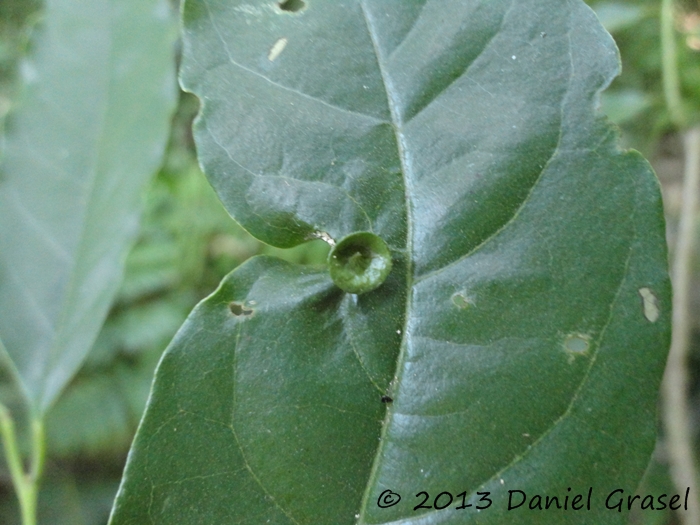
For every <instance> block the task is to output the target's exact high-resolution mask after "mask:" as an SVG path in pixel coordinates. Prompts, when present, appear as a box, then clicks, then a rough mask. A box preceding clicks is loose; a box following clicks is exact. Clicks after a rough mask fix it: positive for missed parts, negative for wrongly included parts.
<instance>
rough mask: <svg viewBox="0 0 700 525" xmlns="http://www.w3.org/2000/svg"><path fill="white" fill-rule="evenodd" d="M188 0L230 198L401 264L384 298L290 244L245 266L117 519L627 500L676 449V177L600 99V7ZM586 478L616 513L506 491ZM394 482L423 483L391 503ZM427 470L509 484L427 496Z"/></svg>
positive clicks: (553, 519) (481, 483)
mask: <svg viewBox="0 0 700 525" xmlns="http://www.w3.org/2000/svg"><path fill="white" fill-rule="evenodd" d="M298 8H301V9H298ZM184 18H185V22H184V24H185V39H184V42H185V57H184V61H183V69H182V82H183V85H184V86H185V87H186V89H188V90H190V91H192V92H193V93H195V94H196V95H197V96H198V97H200V99H201V100H202V101H203V107H202V112H201V115H200V117H199V120H198V122H197V125H196V129H195V133H196V139H197V143H198V153H199V157H200V161H201V163H202V165H203V167H204V169H205V172H206V173H207V175H208V177H209V178H210V180H211V182H212V184H213V186H214V187H215V189H216V191H217V192H218V194H219V196H220V198H221V199H222V201H223V203H224V205H225V206H226V207H227V209H228V210H229V212H230V213H231V214H232V215H233V216H234V217H235V218H236V219H237V220H238V221H239V222H241V224H242V225H243V226H244V227H245V228H246V229H247V230H249V231H250V232H252V233H253V234H254V235H256V236H258V237H259V238H260V239H261V240H263V241H265V242H267V243H270V244H276V245H279V246H291V245H295V244H298V243H300V242H302V241H304V240H305V239H307V238H309V237H311V236H313V235H319V233H320V232H326V233H328V234H330V236H331V237H333V238H334V239H336V240H339V239H341V238H343V237H345V236H346V235H348V234H350V233H352V232H355V231H358V230H368V231H371V232H373V233H374V234H376V235H378V236H379V237H381V238H382V239H383V240H384V241H385V242H386V244H387V245H388V246H389V248H390V250H391V253H392V258H393V270H392V271H391V273H390V275H389V277H388V278H387V280H386V282H384V284H382V285H381V286H380V287H379V288H377V289H376V290H374V291H371V292H369V293H366V294H363V295H353V294H346V293H343V292H342V291H340V290H339V289H338V288H337V287H336V286H335V285H334V284H333V282H332V281H331V279H330V277H329V276H328V274H327V272H326V271H322V270H313V269H309V268H304V267H300V266H297V265H293V264H289V263H284V262H282V261H279V260H275V259H272V258H267V257H263V258H257V259H253V260H252V261H250V262H248V263H246V264H245V265H243V266H242V267H240V268H239V269H237V270H236V271H234V272H233V273H232V274H231V275H229V277H227V278H226V279H225V280H224V282H223V283H222V284H221V286H220V288H219V289H218V290H217V291H216V292H215V293H214V294H213V295H212V296H211V297H209V298H208V299H206V300H205V301H203V302H202V303H201V304H200V305H199V306H198V307H197V308H196V309H195V310H194V312H193V313H192V314H191V315H190V317H189V318H188V320H187V321H186V322H185V324H184V325H183V327H182V328H181V329H180V331H179V333H178V335H177V336H176V337H175V339H174V340H173V342H172V343H171V345H170V347H169V349H168V350H167V351H166V353H165V354H164V356H163V359H162V361H161V363H160V365H159V368H158V371H157V375H156V381H155V383H154V387H153V390H152V393H151V398H150V401H149V405H148V408H147V411H146V414H145V416H144V419H143V421H142V423H141V426H140V429H139V431H138V434H137V437H136V439H135V442H134V444H133V447H132V450H131V453H130V456H129V462H128V465H127V469H126V472H125V476H124V479H123V481H122V485H121V489H120V493H119V495H118V497H117V500H116V503H115V507H114V509H113V514H112V518H111V523H112V524H113V525H126V524H141V523H154V524H156V523H157V524H161V523H162V524H169V523H175V522H177V523H179V524H181V525H188V524H195V523H238V522H241V523H275V524H296V525H298V524H318V523H324V524H326V523H328V524H330V523H332V524H334V525H335V524H346V523H347V524H349V523H372V524H378V523H393V524H398V523H402V524H408V523H413V524H416V525H417V524H421V525H427V524H431V525H433V524H464V523H481V524H491V523H493V524H503V523H513V524H517V523H532V521H533V519H546V522H547V523H548V524H558V523H600V524H612V523H616V524H619V523H623V522H624V520H625V519H626V513H624V512H623V513H617V512H611V511H609V510H607V509H605V506H604V498H605V494H606V493H607V492H609V491H610V490H612V489H615V488H620V487H623V488H624V489H625V490H626V491H627V493H631V492H633V491H634V489H635V488H636V486H637V484H638V482H639V479H640V478H641V476H642V474H643V472H644V468H645V467H646V465H647V463H648V460H649V456H650V454H651V450H652V448H653V444H654V439H655V404H656V396H657V389H658V385H659V381H660V378H661V373H662V370H663V366H664V361H665V352H666V348H667V346H668V342H669V319H670V290H669V282H668V276H667V272H666V249H665V243H664V225H663V215H662V209H661V200H660V194H659V188H658V183H657V181H656V180H655V178H654V175H653V173H652V171H651V169H650V168H649V166H648V164H647V163H646V162H645V161H644V160H643V159H642V158H641V156H640V155H638V154H637V153H634V152H631V153H630V152H623V151H621V150H620V149H618V148H617V145H616V135H615V133H614V131H613V130H612V129H611V128H610V126H609V125H608V124H607V123H606V119H605V118H603V117H602V116H597V115H595V108H596V107H597V105H598V98H599V93H600V91H601V90H602V89H604V88H605V87H606V86H607V85H608V84H609V83H610V81H611V80H612V78H613V77H614V76H615V75H616V74H617V72H618V67H619V63H618V56H617V52H616V49H615V46H614V43H613V41H612V39H611V38H610V36H609V35H608V34H607V33H606V32H605V31H604V30H603V28H602V27H601V26H600V25H599V23H598V21H597V20H596V18H595V15H594V14H593V12H592V11H591V10H590V9H589V8H587V7H586V6H585V5H584V4H583V3H582V2H579V1H574V0H566V1H562V0H521V1H509V0H493V1H489V2H478V1H463V0H450V1H444V0H443V1H432V2H430V1H421V2H405V1H399V0H354V1H345V2H338V1H331V0H309V1H307V2H302V1H300V0H296V1H291V0H286V1H285V2H283V3H282V4H281V5H278V4H276V3H275V2H273V1H271V0H265V1H262V0H261V1H258V2H255V3H254V4H251V3H249V2H243V1H214V0H188V1H187V3H186V5H185V9H184ZM385 395H388V396H389V397H391V398H393V403H383V402H382V401H387V399H386V397H385V398H384V399H382V396H385ZM568 487H571V488H572V493H573V494H576V493H584V494H585V493H586V492H587V490H588V488H589V487H594V490H595V494H594V500H593V505H592V508H591V511H586V513H585V514H572V513H570V512H568V513H567V512H565V511H563V510H562V511H560V512H558V511H551V510H550V511H549V513H548V514H547V515H546V518H544V517H541V518H533V515H534V511H530V510H529V509H527V510H525V511H522V512H515V511H513V512H507V510H506V509H507V498H508V490H511V489H518V490H523V491H525V492H526V493H527V494H528V495H530V496H532V495H534V494H547V495H558V496H559V497H561V498H562V501H563V498H564V497H565V496H566V495H567V494H568V492H567V488H568ZM385 490H392V491H395V492H397V493H399V494H401V495H402V496H403V499H402V501H401V502H400V503H399V504H398V505H396V506H393V507H390V508H379V507H378V505H377V502H378V499H379V498H380V495H381V494H382V493H383V491H385ZM419 491H427V492H428V493H429V494H430V495H431V497H430V499H429V501H428V502H427V504H428V505H432V504H433V502H434V498H435V497H436V496H437V495H438V494H440V493H441V492H443V491H450V492H451V493H452V495H453V496H455V497H457V495H458V494H460V493H461V492H465V496H464V497H465V499H466V502H467V503H471V504H472V505H477V504H479V503H478V501H479V498H480V496H479V494H478V493H479V492H483V491H488V492H490V494H491V499H492V501H493V502H494V503H493V505H492V507H491V508H488V509H486V510H483V511H481V512H477V511H476V510H475V508H474V507H473V506H472V507H471V508H467V509H463V510H457V509H456V508H455V507H456V506H457V505H459V503H460V502H461V501H462V500H461V498H459V499H457V500H456V501H455V502H454V503H453V504H452V505H451V506H449V508H446V509H444V510H435V509H428V510H420V509H419V510H417V511H414V510H413V507H414V506H415V505H417V504H418V503H420V501H421V500H420V498H414V495H415V494H416V493H418V492H419ZM446 499H447V497H446V496H444V497H443V499H442V500H441V503H442V504H444V503H445V501H446ZM540 516H543V515H540Z"/></svg>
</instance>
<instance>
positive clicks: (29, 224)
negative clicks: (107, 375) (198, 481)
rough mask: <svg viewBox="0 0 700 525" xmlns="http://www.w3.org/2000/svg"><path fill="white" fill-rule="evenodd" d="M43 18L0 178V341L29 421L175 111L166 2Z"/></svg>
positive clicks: (115, 268) (65, 10) (79, 329)
mask: <svg viewBox="0 0 700 525" xmlns="http://www.w3.org/2000/svg"><path fill="white" fill-rule="evenodd" d="M44 16H45V22H44V23H43V24H42V26H41V28H40V29H38V30H37V37H36V41H35V42H34V51H33V52H32V54H31V55H30V56H29V57H27V58H26V60H25V61H24V62H23V64H22V68H21V69H22V71H23V76H24V78H23V80H24V83H25V90H24V93H23V95H22V97H21V99H20V101H19V103H18V107H17V108H16V109H15V110H14V112H13V114H12V115H11V117H10V120H9V122H8V131H7V136H6V142H5V145H4V149H3V158H2V165H1V166H0V170H1V171H0V202H1V204H0V223H1V224H2V225H3V226H2V232H1V233H0V279H1V281H0V310H1V311H2V312H3V315H2V318H0V333H2V335H3V340H4V341H5V346H6V347H7V351H8V352H9V354H10V355H11V357H12V359H13V361H14V362H15V365H16V367H17V369H18V371H19V374H20V376H21V378H22V383H23V389H24V391H25V393H26V396H27V397H28V399H29V401H30V404H31V405H32V406H33V407H34V408H35V409H37V410H39V411H44V410H46V409H47V408H48V407H49V406H50V405H51V404H52V402H53V401H54V400H55V398H56V396H57V395H58V394H59V393H60V391H61V390H62V388H63V387H64V386H65V384H66V383H67V382H68V381H69V380H70V378H71V377H72V376H73V374H74V373H75V371H76V370H77V368H78V367H79V366H80V363H81V362H82V360H83V358H84V357H85V355H86V353H87V352H88V350H89V349H90V347H91V345H92V342H93V340H94V338H95V336H96V335H97V331H98V330H99V328H100V326H101V324H102V322H103V321H104V318H105V316H106V314H107V310H108V308H109V305H110V303H111V300H112V298H113V296H114V293H115V291H116V287H117V286H118V284H119V281H120V279H121V274H122V271H123V263H124V261H123V259H124V258H125V255H126V250H127V249H128V247H129V246H130V243H131V241H132V240H133V237H134V235H135V232H136V228H137V227H138V215H139V208H140V191H141V189H142V188H143V187H144V184H145V183H146V181H147V180H148V176H149V175H150V174H151V173H153V171H154V170H155V169H156V168H157V166H158V163H159V162H160V157H161V155H162V151H163V147H164V144H165V140H166V138H167V129H168V128H167V126H168V121H169V116H170V112H171V110H172V108H173V102H174V90H173V88H172V84H171V82H172V80H171V79H172V78H173V65H172V59H171V58H170V57H171V53H172V49H171V46H172V41H173V40H172V39H173V26H172V20H171V16H170V12H169V8H168V6H167V4H166V3H164V2H160V1H148V2H128V3H123V2H120V3H115V2H110V1H107V0H100V1H97V2H85V1H80V0H75V1H72V2H68V3H66V2H60V3H59V2H52V1H49V2H47V4H46V12H45V15H44Z"/></svg>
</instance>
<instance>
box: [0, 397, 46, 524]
mask: <svg viewBox="0 0 700 525" xmlns="http://www.w3.org/2000/svg"><path fill="white" fill-rule="evenodd" d="M31 432H32V456H31V467H30V471H29V472H25V471H24V466H23V465H22V455H21V454H20V451H19V447H18V446H17V431H16V429H15V422H14V420H13V419H12V415H11V414H10V411H9V410H8V408H7V407H6V406H5V405H3V404H1V403H0V438H2V444H3V448H4V450H5V459H6V461H7V465H8V467H9V469H10V476H11V477H12V484H13V485H14V487H15V492H16V493H17V499H18V500H19V506H20V511H21V514H22V525H36V510H37V494H38V490H39V479H40V478H41V473H42V470H43V465H44V456H45V441H44V425H43V422H42V420H41V419H40V418H33V419H32V424H31Z"/></svg>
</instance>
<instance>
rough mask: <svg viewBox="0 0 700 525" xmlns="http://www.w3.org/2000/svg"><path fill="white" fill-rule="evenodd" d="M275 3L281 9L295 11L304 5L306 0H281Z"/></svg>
mask: <svg viewBox="0 0 700 525" xmlns="http://www.w3.org/2000/svg"><path fill="white" fill-rule="evenodd" d="M277 5H278V6H279V8H280V9H281V10H282V11H289V12H290V13H296V12H298V11H301V10H302V9H304V8H305V7H306V2H304V0H282V1H281V2H278V3H277Z"/></svg>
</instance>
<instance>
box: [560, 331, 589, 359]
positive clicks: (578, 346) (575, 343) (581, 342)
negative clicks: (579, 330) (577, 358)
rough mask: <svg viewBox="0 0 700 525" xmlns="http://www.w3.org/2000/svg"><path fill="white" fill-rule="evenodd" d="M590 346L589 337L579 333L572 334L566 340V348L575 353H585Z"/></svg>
mask: <svg viewBox="0 0 700 525" xmlns="http://www.w3.org/2000/svg"><path fill="white" fill-rule="evenodd" d="M588 346H589V344H588V338H587V337H584V336H582V335H578V334H576V335H570V336H569V337H567V338H566V341H564V348H566V349H567V350H568V351H569V352H573V353H575V354H583V353H584V352H585V351H586V350H588Z"/></svg>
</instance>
